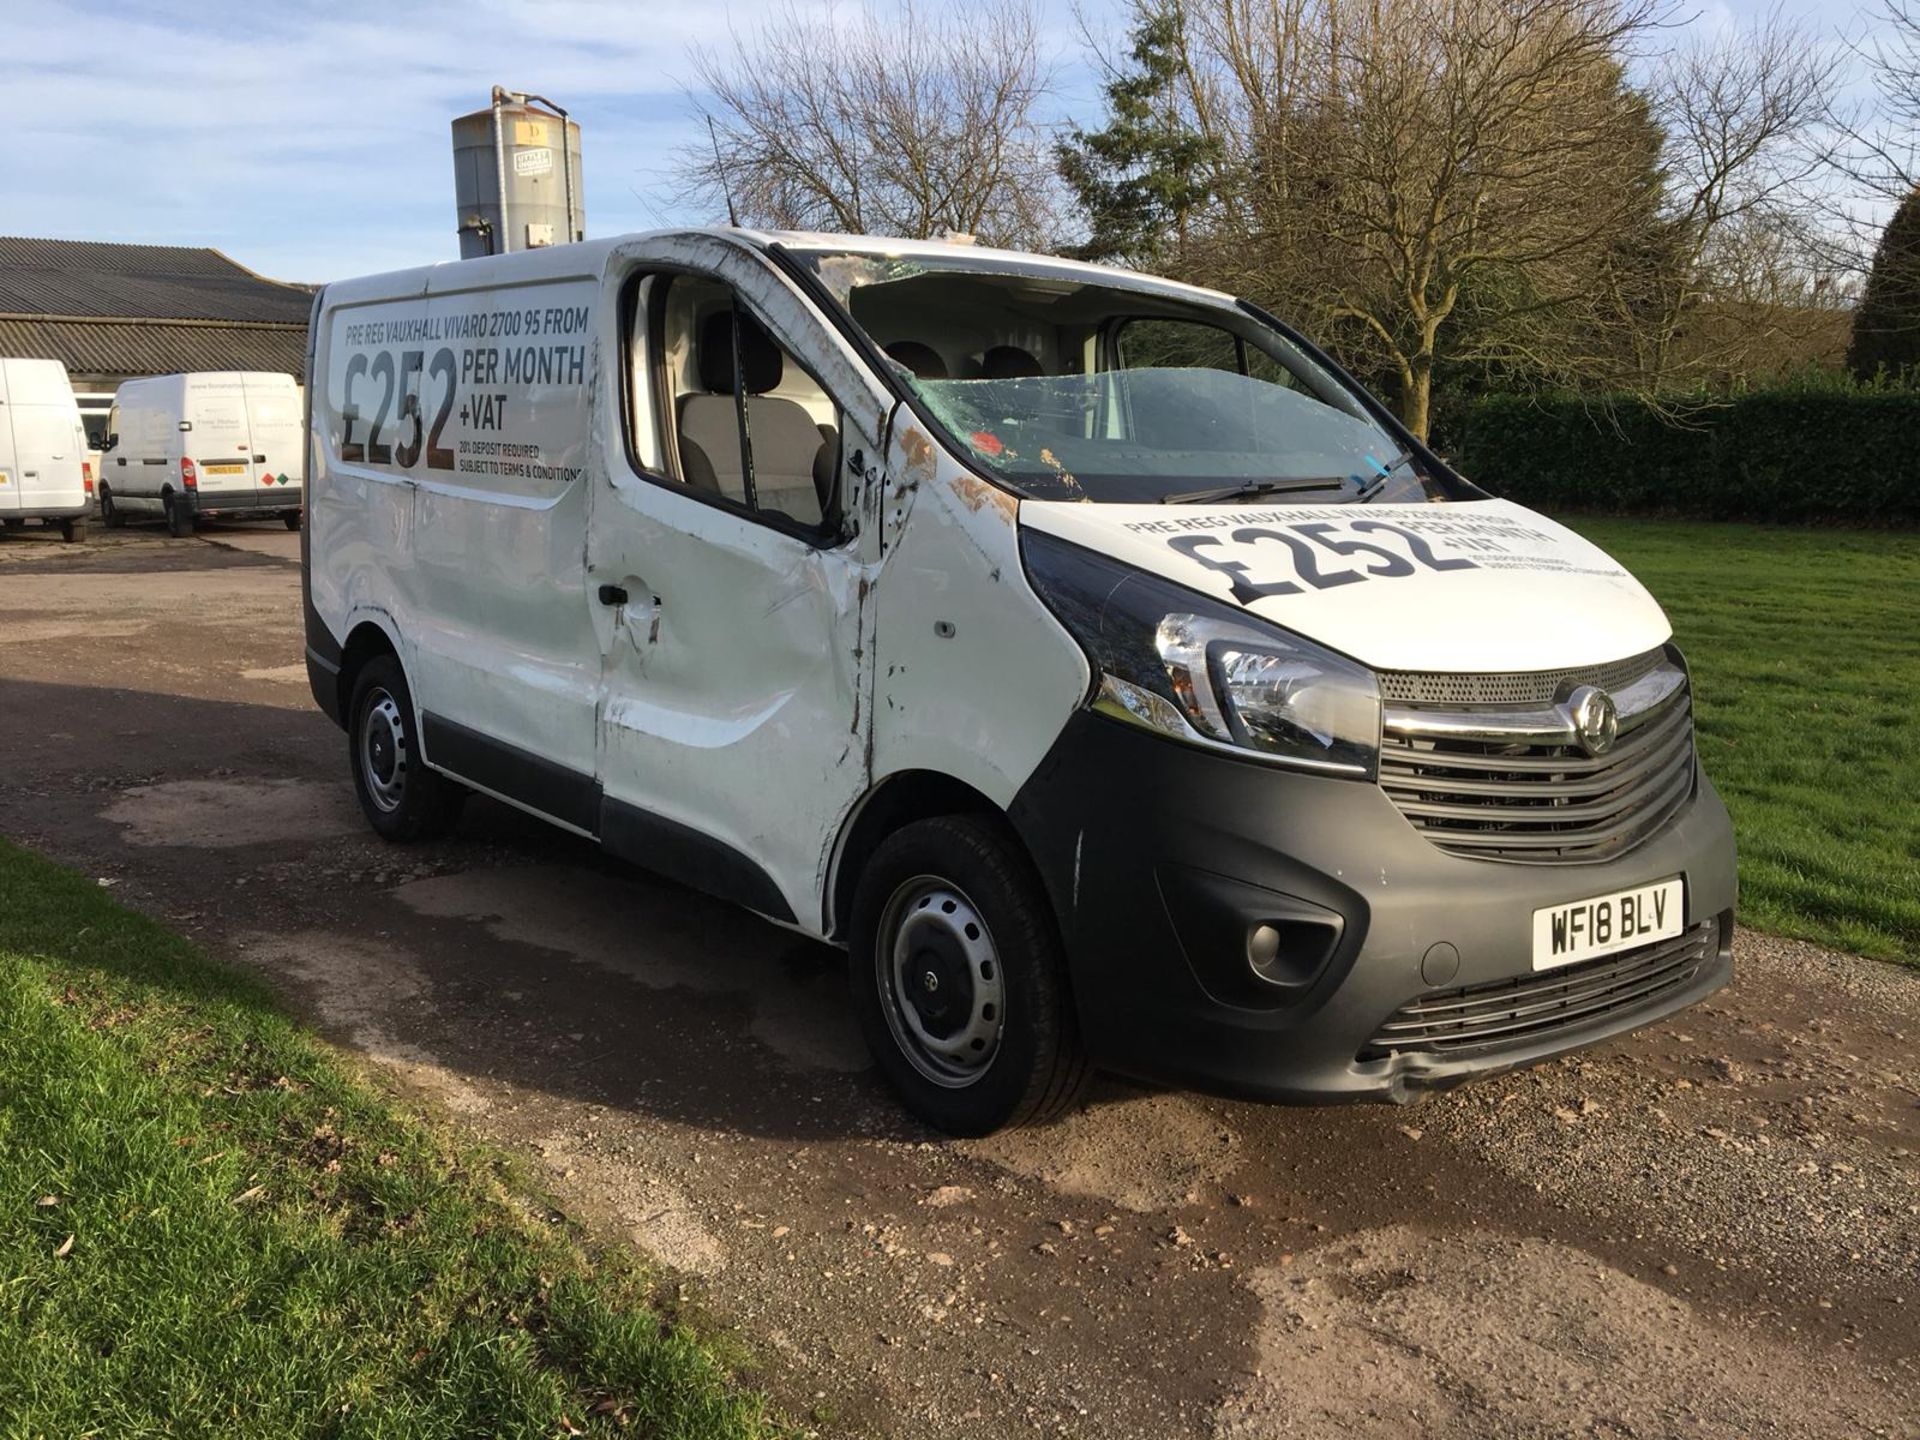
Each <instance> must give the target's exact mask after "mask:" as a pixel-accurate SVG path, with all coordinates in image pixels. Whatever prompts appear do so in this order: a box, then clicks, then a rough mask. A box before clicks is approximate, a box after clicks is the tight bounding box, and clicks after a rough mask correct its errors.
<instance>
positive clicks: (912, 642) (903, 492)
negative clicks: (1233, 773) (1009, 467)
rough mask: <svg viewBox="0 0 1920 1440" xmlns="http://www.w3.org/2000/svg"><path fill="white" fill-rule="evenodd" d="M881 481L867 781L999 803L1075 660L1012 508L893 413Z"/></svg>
mask: <svg viewBox="0 0 1920 1440" xmlns="http://www.w3.org/2000/svg"><path fill="white" fill-rule="evenodd" d="M886 484H887V490H886V496H885V501H884V507H885V510H884V518H883V525H884V531H885V535H886V541H887V550H886V560H885V568H884V571H883V576H882V583H881V587H880V591H879V609H878V616H879V627H878V632H877V637H876V645H877V651H878V660H879V668H878V670H877V672H876V674H875V677H874V684H875V697H874V722H875V733H874V773H875V779H876V780H884V779H885V777H887V776H889V775H893V774H898V773H900V772H902V771H908V770H932V771H937V772H939V773H941V774H944V775H949V776H952V777H953V778H955V779H957V780H962V781H965V782H966V783H967V784H968V785H970V786H972V787H973V788H974V789H975V790H978V791H979V792H980V793H982V794H983V795H985V796H986V797H987V798H988V799H989V800H991V801H993V802H994V803H995V804H996V805H999V806H1001V807H1002V808H1004V807H1006V806H1008V805H1010V804H1011V803H1012V801H1013V797H1014V795H1015V793H1016V792H1017V791H1018V790H1019V789H1020V787H1021V785H1023V784H1024V783H1025V782H1026V780H1027V777H1028V776H1030V775H1031V774H1032V773H1033V770H1034V767H1035V766H1037V765H1038V764H1039V763H1040V760H1041V757H1042V756H1044V755H1045V754H1046V753H1047V750H1048V748H1049V747H1050V746H1051V745H1052V744H1053V742H1054V741H1055V740H1056V739H1057V738H1058V737H1059V734H1060V732H1061V730H1062V729H1063V728H1064V727H1065V725H1066V723H1067V719H1068V717H1069V716H1071V715H1072V714H1073V712H1074V711H1075V710H1076V709H1077V708H1078V707H1079V705H1080V703H1081V701H1082V700H1084V698H1085V697H1086V694H1087V691H1088V687H1089V684H1090V680H1091V677H1090V675H1089V673H1088V669H1087V661H1086V656H1085V655H1084V653H1083V652H1082V651H1081V649H1080V647H1079V646H1078V645H1077V644H1075V643H1074V641H1073V640H1072V639H1071V638H1070V637H1069V636H1068V635H1067V633H1066V631H1065V630H1063V629H1062V628H1061V627H1060V625H1059V622H1057V621H1056V620H1055V619H1054V618H1053V616H1052V615H1051V613H1049V612H1048V610H1047V609H1046V607H1045V606H1043V605H1042V604H1041V603H1040V601H1039V599H1038V597H1036V596H1035V595H1034V593H1033V590H1032V588H1031V587H1030V586H1029V585H1028V584H1027V579H1026V573H1025V571H1024V570H1023V569H1022V568H1021V564H1020V542H1019V528H1018V523H1017V522H1018V505H1019V502H1018V501H1016V500H1015V498H1014V497H1013V496H1012V495H1011V494H1009V493H1008V492H1007V491H1005V490H1002V489H1000V488H999V487H997V486H994V485H990V484H988V483H987V482H986V481H985V480H983V479H981V478H980V477H979V476H978V475H975V474H974V473H973V472H972V471H971V470H969V469H968V468H967V467H966V466H964V465H962V464H960V463H959V462H958V461H957V460H955V459H954V458H953V457H952V456H951V455H949V454H947V453H946V451H945V450H944V449H942V448H941V446H940V445H938V444H937V443H936V442H935V441H934V440H933V439H932V437H930V436H929V435H928V434H927V433H926V431H925V429H924V428H922V427H921V426H920V425H919V423H918V421H917V420H916V419H915V418H914V417H913V415H911V414H910V413H909V412H907V411H906V410H905V409H904V408H903V409H902V410H901V411H899V412H898V414H897V416H896V423H895V425H894V434H893V443H892V447H891V449H890V450H889V452H888V456H887V466H886Z"/></svg>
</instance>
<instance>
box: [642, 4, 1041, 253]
mask: <svg viewBox="0 0 1920 1440" xmlns="http://www.w3.org/2000/svg"><path fill="white" fill-rule="evenodd" d="M695 67H696V74H697V76H698V80H699V86H700V89H701V90H702V91H704V92H705V93H704V96H699V97H697V104H698V108H699V110H700V113H701V115H702V118H703V119H704V120H705V121H706V122H707V125H708V126H709V127H710V128H709V131H708V136H709V137H710V138H711V141H712V143H711V144H710V145H709V144H708V143H706V139H707V137H703V140H702V142H701V143H699V144H695V145H691V146H689V147H688V148H687V149H686V150H685V151H684V152H682V154H681V155H680V156H679V159H678V163H677V165H676V173H677V177H678V179H679V180H680V181H681V182H682V183H683V184H684V185H686V186H687V187H689V188H690V189H692V190H693V191H694V192H695V193H696V194H699V195H700V196H702V197H703V198H704V199H705V200H706V201H707V203H709V204H711V205H713V206H714V207H715V208H716V209H718V208H720V207H721V206H722V205H727V206H729V207H730V208H731V209H732V210H733V211H734V213H736V214H737V215H738V216H739V218H740V220H741V221H742V222H743V223H746V224H758V225H767V226H773V227H778V228H784V229H805V230H836V231H846V232H851V233H873V234H897V235H906V236H915V237H929V236H934V235H938V234H940V233H941V232H942V231H945V230H947V229H953V230H958V231H964V232H966V233H969V234H975V235H978V236H980V238H981V239H983V240H986V241H988V242H990V243H995V244H1007V245H1015V246H1022V247H1026V248H1040V247H1044V246H1046V245H1047V244H1049V243H1050V242H1051V241H1052V240H1053V239H1054V231H1055V225H1056V221H1055V205H1056V195H1057V181H1056V179H1055V177H1054V175H1053V163H1052V151H1051V145H1050V143H1049V139H1048V137H1047V136H1046V135H1045V134H1044V133H1043V131H1042V129H1041V126H1040V124H1039V122H1038V120H1037V119H1036V113H1035V112H1036V110H1037V108H1038V106H1039V104H1040V102H1041V100H1042V98H1043V96H1044V95H1045V94H1046V91H1047V87H1048V85H1049V83H1050V80H1051V72H1050V69H1049V66H1048V63H1047V61H1046V58H1045V56H1044V55H1043V53H1042V51H1041V45H1040V30H1039V25H1038V22H1037V21H1036V19H1035V17H1034V13H1033V10H1032V9H1031V8H1030V4H1029V0H986V3H980V4H975V5H971V6H969V7H967V8H966V9H964V10H960V9H954V10H946V11H942V12H940V13H939V14H938V15H937V16H935V17H932V18H929V17H928V16H926V15H923V14H922V13H920V12H919V11H916V10H915V9H914V7H913V5H912V4H911V3H901V4H899V5H898V6H897V7H896V8H891V9H885V10H882V9H871V8H869V9H861V10H859V11H857V12H855V13H853V14H852V15H850V16H849V15H847V14H844V13H842V12H839V11H836V10H833V9H828V10H826V11H824V12H820V11H805V12H803V11H801V10H799V9H797V8H793V7H792V6H789V8H787V9H785V10H782V11H780V12H778V13H777V14H776V15H775V16H774V17H773V18H772V19H770V20H768V21H766V22H765V23H764V24H762V25H761V26H759V27H758V28H757V29H755V30H754V31H752V32H751V33H750V34H747V35H739V34H736V35H735V36H734V38H733V43H732V46H731V48H730V49H729V50H728V51H726V52H725V53H724V54H715V53H713V52H710V51H702V52H696V55H695Z"/></svg>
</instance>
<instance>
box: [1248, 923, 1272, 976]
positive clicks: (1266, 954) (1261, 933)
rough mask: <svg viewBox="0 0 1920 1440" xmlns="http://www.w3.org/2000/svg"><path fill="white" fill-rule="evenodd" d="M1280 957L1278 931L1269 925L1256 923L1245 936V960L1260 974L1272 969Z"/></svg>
mask: <svg viewBox="0 0 1920 1440" xmlns="http://www.w3.org/2000/svg"><path fill="white" fill-rule="evenodd" d="M1279 958H1280V932H1279V931H1278V930H1276V929H1274V928H1273V926H1271V925H1256V926H1255V927H1254V930H1253V933H1252V934H1251V935H1249V936H1247V960H1248V962H1249V963H1250V964H1251V965H1252V966H1253V968H1254V969H1255V970H1258V971H1259V972H1260V973H1261V974H1262V975H1265V974H1267V973H1268V972H1269V971H1271V970H1272V969H1273V962H1274V961H1275V960H1277V959H1279Z"/></svg>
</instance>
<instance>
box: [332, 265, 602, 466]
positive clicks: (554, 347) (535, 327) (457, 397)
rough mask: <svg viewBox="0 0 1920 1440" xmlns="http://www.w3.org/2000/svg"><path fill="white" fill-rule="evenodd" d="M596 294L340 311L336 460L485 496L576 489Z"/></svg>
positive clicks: (579, 291) (514, 294)
mask: <svg viewBox="0 0 1920 1440" xmlns="http://www.w3.org/2000/svg"><path fill="white" fill-rule="evenodd" d="M540 289H544V290H546V291H547V292H549V293H547V294H545V295H541V296H540V300H539V303H537V304H530V303H528V298H527V297H528V295H529V294H530V293H537V291H538V290H540ZM596 293H597V292H596V289H595V287H594V286H593V285H592V284H589V283H586V282H575V283H561V284H556V285H550V286H545V287H533V289H532V290H529V289H525V288H517V289H514V290H509V291H498V292H494V291H478V292H470V293H466V294H458V295H449V296H443V297H439V296H437V297H434V298H433V299H432V300H430V301H428V302H427V305H426V313H425V314H422V313H420V312H421V305H420V302H418V301H402V302H396V303H392V304H375V305H368V306H360V307H353V308H349V309H342V310H338V311H335V312H334V315H333V333H332V344H331V345H329V347H328V357H329V360H328V364H329V373H328V377H327V384H328V392H329V395H330V397H331V398H332V400H333V403H334V405H335V406H336V407H337V413H338V414H339V416H340V422H341V428H340V432H339V434H338V436H337V438H336V441H335V446H336V449H335V454H336V456H337V458H338V459H339V460H340V462H341V463H343V464H347V465H372V466H378V467H380V468H382V469H394V470H404V471H408V472H418V473H419V474H420V475H421V476H422V478H434V477H436V476H438V477H440V478H445V479H447V480H451V481H454V482H455V483H460V484H472V485H475V486H479V487H482V488H488V487H491V486H495V485H499V484H502V483H505V484H510V485H512V486H515V487H519V486H524V485H526V484H528V483H529V482H531V483H532V484H533V485H534V486H535V487H543V488H552V489H563V488H565V487H566V486H568V485H571V484H572V483H573V482H575V481H576V480H578V479H579V478H580V475H581V472H582V467H583V464H584V458H585V457H584V454H583V450H584V444H583V442H584V439H585V435H584V432H583V431H582V429H581V427H580V425H579V423H578V422H579V418H580V414H581V410H580V407H581V404H582V399H581V396H582V394H583V392H584V388H585V386H586V383H587V373H588V369H587V349H588V342H589V337H590V334H591V329H592V316H593V309H592V303H593V300H594V298H595V295H596Z"/></svg>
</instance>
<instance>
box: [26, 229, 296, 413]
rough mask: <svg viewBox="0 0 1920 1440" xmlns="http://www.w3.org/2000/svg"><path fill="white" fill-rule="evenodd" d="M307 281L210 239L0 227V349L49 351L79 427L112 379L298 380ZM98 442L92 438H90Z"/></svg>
mask: <svg viewBox="0 0 1920 1440" xmlns="http://www.w3.org/2000/svg"><path fill="white" fill-rule="evenodd" d="M312 309H313V290H312V289H311V288H310V287H308V286H304V285H287V284H282V283H281V282H279V281H277V280H268V279H266V278H264V277H263V276H260V275H256V274H254V273H253V271H251V270H249V269H247V268H246V267H245V266H244V265H239V264H236V263H235V262H234V261H232V260H229V259H228V258H227V257H226V256H225V255H222V254H221V253H220V252H219V251H218V250H205V249H191V248H187V247H184V246H174V245H117V244H108V243H103V242H98V241H92V240H35V239H19V238H12V237H5V236H0V355H8V356H24V357H27V358H31V359H44V360H59V361H61V362H62V363H63V364H65V365H66V367H67V374H68V375H69V376H70V377H71V378H72V380H73V388H74V391H75V392H76V394H79V395H80V396H81V397H82V400H81V404H82V408H83V410H84V411H86V412H87V420H88V428H89V430H92V429H95V428H98V426H97V422H96V416H95V412H96V411H100V412H103V411H104V404H102V403H97V402H96V403H93V404H90V403H89V402H88V397H89V396H91V395H103V396H104V395H111V394H112V393H113V391H114V390H115V389H116V388H118V386H119V384H120V382H121V381H122V380H128V379H132V378H134V377H136V376H141V375H170V374H173V373H175V372H176V371H183V370H280V371H284V372H285V373H287V374H289V375H291V376H293V377H294V379H295V380H298V381H302V382H303V383H304V381H305V378H306V377H305V373H304V372H305V369H306V354H307V319H308V316H309V315H310V313H311V312H312ZM95 443H98V437H95Z"/></svg>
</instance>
